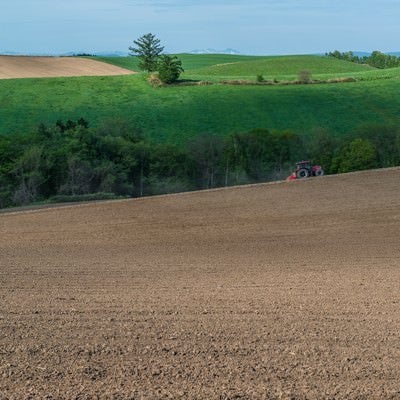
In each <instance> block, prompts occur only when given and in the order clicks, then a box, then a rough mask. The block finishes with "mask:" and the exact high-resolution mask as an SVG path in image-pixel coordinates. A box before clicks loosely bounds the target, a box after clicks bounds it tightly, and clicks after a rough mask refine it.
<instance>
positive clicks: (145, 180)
mask: <svg viewBox="0 0 400 400" xmlns="http://www.w3.org/2000/svg"><path fill="white" fill-rule="evenodd" d="M305 158H310V159H312V160H313V162H315V163H318V164H320V165H322V166H323V168H324V169H325V171H326V172H327V173H337V172H347V171H354V170H361V169H369V168H376V167H389V166H396V165H400V130H399V129H397V128H395V127H389V126H372V127H371V126H369V127H365V128H363V129H360V130H358V131H357V132H356V133H354V134H353V135H349V136H347V137H346V138H335V136H333V135H332V134H330V133H329V132H325V131H323V130H316V131H315V132H314V133H313V134H312V135H310V136H308V137H307V138H306V139H303V138H302V137H301V136H299V135H297V134H295V133H293V132H289V131H269V130H267V129H254V130H251V131H249V132H243V133H232V134H230V135H228V136H226V137H224V138H221V137H219V136H215V135H211V134H204V135H199V136H197V137H194V138H192V139H191V140H189V141H188V142H187V143H186V145H185V146H180V147H178V146H174V145H171V144H162V143H153V142H152V141H150V140H148V139H145V138H144V137H143V135H142V134H141V132H140V129H138V128H136V127H135V126H132V125H130V124H128V123H127V122H126V121H123V120H113V121H106V122H104V123H103V124H102V125H100V126H98V127H97V128H91V127H90V126H89V124H88V122H87V121H85V120H84V119H82V118H81V119H79V120H77V121H67V122H62V121H58V122H57V123H56V124H55V125H54V126H45V125H41V126H39V127H38V129H37V130H36V131H35V132H33V133H31V134H25V135H13V136H10V135H1V136H0V208H3V207H8V206H17V205H25V204H30V203H33V202H38V201H47V200H50V201H76V200H86V199H95V198H110V197H117V196H124V197H138V196H147V195H152V194H161V193H173V192H181V191H188V190H196V189H206V188H213V187H219V186H229V185H237V184H243V183H254V182H262V181H269V180H276V179H282V178H285V177H286V176H287V175H288V174H289V173H290V172H291V170H292V168H293V165H294V163H295V162H296V161H299V160H301V159H305Z"/></svg>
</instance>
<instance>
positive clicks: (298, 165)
mask: <svg viewBox="0 0 400 400" xmlns="http://www.w3.org/2000/svg"><path fill="white" fill-rule="evenodd" d="M301 168H306V169H308V170H310V169H311V161H299V162H298V163H296V171H298V170H299V169H301Z"/></svg>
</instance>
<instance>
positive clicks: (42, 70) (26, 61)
mask: <svg viewBox="0 0 400 400" xmlns="http://www.w3.org/2000/svg"><path fill="white" fill-rule="evenodd" d="M128 74H134V72H132V71H129V70H127V69H124V68H120V67H116V66H114V65H111V64H107V63H103V62H100V61H95V60H91V59H87V58H81V57H25V56H0V79H12V78H50V77H63V76H106V75H107V76H108V75H128Z"/></svg>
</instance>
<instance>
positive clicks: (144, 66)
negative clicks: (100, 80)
mask: <svg viewBox="0 0 400 400" xmlns="http://www.w3.org/2000/svg"><path fill="white" fill-rule="evenodd" d="M133 43H134V46H131V47H129V50H130V52H131V55H132V56H136V57H138V59H139V64H138V65H139V68H140V69H141V70H142V71H147V72H155V71H157V72H158V78H159V79H160V80H161V82H163V83H167V84H170V83H174V82H175V81H177V80H178V78H179V76H180V74H181V73H182V72H183V68H182V62H181V60H179V59H178V57H176V56H170V55H167V54H162V52H163V51H164V46H161V41H160V39H158V38H157V37H156V36H155V35H153V34H152V33H147V34H145V35H143V36H141V37H140V38H139V39H137V40H134V41H133Z"/></svg>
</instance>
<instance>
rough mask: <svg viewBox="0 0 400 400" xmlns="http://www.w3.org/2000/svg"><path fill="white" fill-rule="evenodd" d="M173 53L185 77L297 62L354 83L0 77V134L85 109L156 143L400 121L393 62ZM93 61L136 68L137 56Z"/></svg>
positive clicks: (286, 73)
mask: <svg viewBox="0 0 400 400" xmlns="http://www.w3.org/2000/svg"><path fill="white" fill-rule="evenodd" d="M180 57H181V59H182V61H183V65H184V67H185V70H186V72H185V74H184V76H183V78H186V79H195V80H212V81H214V82H217V81H218V80H219V79H224V78H226V77H241V76H245V77H247V78H249V79H253V80H255V73H260V72H262V71H260V69H261V68H263V71H265V77H266V78H268V77H278V78H280V77H281V76H282V77H284V78H285V79H295V78H296V75H297V73H298V72H299V71H300V70H302V69H308V70H310V71H311V72H312V73H313V77H314V78H320V77H322V78H324V79H325V78H327V77H349V76H353V77H355V78H356V79H357V82H353V83H341V84H320V85H289V86H268V87H267V86H230V85H211V86H171V87H165V88H158V89H155V88H152V87H150V86H149V85H148V83H147V82H146V76H145V75H142V74H139V75H128V76H108V77H73V78H48V79H45V78H43V79H23V80H21V79H10V80H0V132H1V133H7V134H12V133H13V132H24V131H27V130H32V129H35V128H36V127H37V126H38V125H39V124H40V123H45V124H53V123H55V121H56V120H58V119H64V120H66V119H76V118H79V117H84V118H85V119H87V120H88V121H89V122H90V124H91V125H92V126H93V125H97V124H99V123H100V122H101V121H102V120H104V119H113V118H119V119H125V120H127V121H132V122H134V123H135V124H136V125H137V126H139V127H140V128H141V129H142V130H143V132H144V134H145V135H146V136H147V137H149V138H152V139H154V140H156V141H163V142H172V143H176V144H183V143H184V142H185V141H186V140H187V139H188V138H190V137H192V136H194V135H198V134H201V133H214V134H218V135H225V134H227V133H231V132H233V131H244V130H249V129H252V128H256V127H265V128H271V129H292V130H294V131H296V132H298V133H301V134H305V135H306V134H308V133H309V132H310V131H311V130H312V129H314V128H317V127H323V128H326V129H328V130H330V131H331V132H332V134H337V135H342V134H345V133H347V132H349V131H351V130H352V129H355V128H357V127H358V126H359V125H360V124H363V123H368V122H373V123H386V122H387V123H399V122H400V115H399V113H398V110H399V108H400V96H398V93H399V88H400V79H399V78H400V69H393V70H375V69H371V68H369V67H366V66H360V65H356V64H352V63H348V62H345V61H340V60H336V59H333V58H327V57H318V56H290V57H255V56H236V55H233V56H230V55H193V54H183V55H180ZM96 60H98V61H107V62H108V63H110V62H112V63H113V64H115V65H117V66H119V67H123V68H125V69H130V70H135V69H137V64H136V59H135V58H134V57H127V58H123V57H115V58H111V59H110V58H100V57H96ZM221 64H222V65H221ZM105 65H107V64H105ZM218 74H221V75H218Z"/></svg>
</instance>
